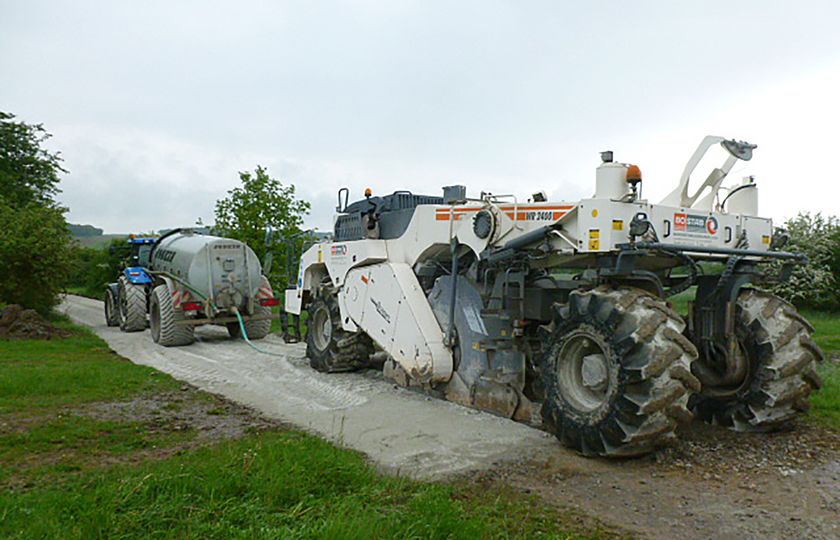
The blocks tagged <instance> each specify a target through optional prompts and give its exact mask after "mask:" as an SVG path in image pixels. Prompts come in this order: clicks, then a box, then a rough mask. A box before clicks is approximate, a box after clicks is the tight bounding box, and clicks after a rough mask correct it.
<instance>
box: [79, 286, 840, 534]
mask: <svg viewBox="0 0 840 540" xmlns="http://www.w3.org/2000/svg"><path fill="white" fill-rule="evenodd" d="M62 310H63V311H64V312H65V313H67V314H68V315H69V316H70V317H71V318H72V319H74V320H75V321H77V322H80V323H82V324H85V325H88V326H90V327H92V328H93V330H94V331H95V332H96V333H97V334H98V335H99V336H101V337H102V338H103V339H105V341H107V342H108V344H109V345H110V346H111V348H112V349H114V350H115V351H116V352H117V353H119V354H121V355H122V356H124V357H126V358H129V359H130V360H132V361H134V362H136V363H138V364H144V365H148V366H152V367H154V368H156V369H159V370H160V371H164V372H166V373H169V374H171V375H172V376H174V377H176V378H177V379H180V380H182V381H186V382H189V383H191V384H194V385H195V386H198V387H199V388H201V389H203V390H207V391H210V392H214V393H218V394H221V395H224V396H226V397H228V398H230V399H232V400H234V401H237V402H239V403H242V404H245V405H248V406H250V407H253V408H254V409H257V410H259V411H261V412H262V413H264V414H266V415H267V416H270V417H273V418H277V419H281V420H284V421H286V422H289V423H291V424H294V425H297V426H300V427H302V428H304V429H307V430H309V431H311V432H313V433H316V434H319V435H322V436H324V437H326V438H327V439H330V440H333V441H336V442H339V443H341V444H343V445H345V446H348V447H350V448H354V449H356V450H359V451H361V452H364V453H365V454H367V455H368V456H369V457H370V458H371V460H372V461H373V462H374V463H376V464H377V465H378V466H379V467H381V468H383V469H385V470H389V471H392V472H399V473H401V474H407V475H411V476H417V477H423V478H441V477H444V476H451V475H457V474H464V475H471V476H472V475H479V476H482V477H485V478H489V479H501V481H504V482H506V483H508V484H510V485H513V486H515V487H517V488H521V489H522V490H525V491H528V492H531V493H537V494H539V495H540V496H542V497H543V499H544V500H545V501H547V502H549V503H550V504H555V505H557V506H558V507H560V508H561V509H568V508H571V509H575V510H578V511H580V512H581V513H582V514H583V515H585V516H591V517H595V518H597V519H598V520H600V521H601V522H603V523H605V524H607V525H611V526H615V527H620V528H622V529H624V530H628V531H630V532H631V533H633V534H635V535H638V536H640V537H647V538H663V539H666V538H667V539H670V538H682V539H695V538H697V539H702V538H733V539H734V538H831V539H837V538H840V498H838V497H840V436H838V434H837V433H836V432H832V431H828V430H826V429H823V428H820V427H818V426H815V425H814V424H813V423H809V422H801V423H799V425H798V426H797V428H796V429H795V430H793V431H790V432H786V433H778V434H767V435H761V434H749V435H747V434H734V433H731V432H729V431H727V430H724V429H721V428H716V427H712V426H704V425H702V424H694V425H693V426H692V427H691V428H690V429H688V430H687V431H686V432H685V433H683V434H682V435H681V438H680V440H679V441H678V443H677V444H676V445H675V446H674V447H673V448H671V449H668V450H665V451H662V452H659V453H657V454H655V455H653V456H649V457H646V458H642V459H636V460H628V461H604V460H597V459H584V458H581V457H579V456H578V455H576V454H574V453H572V452H570V451H568V450H566V449H564V448H562V447H561V446H560V445H559V444H558V443H556V442H555V440H554V439H553V438H552V437H550V436H548V435H546V434H544V433H542V432H540V431H537V430H535V429H531V428H529V427H526V426H524V425H521V424H517V423H514V422H512V421H508V420H504V419H501V418H497V417H495V416H492V415H489V414H485V413H479V412H476V411H471V410H468V409H465V408H462V407H459V406H456V405H454V404H451V403H447V402H444V401H439V400H435V399H431V398H428V397H426V396H424V395H422V394H419V393H416V392H412V391H408V390H404V389H401V388H397V387H395V386H394V385H393V384H390V383H388V382H386V381H385V380H383V378H382V377H381V375H379V374H375V373H373V372H367V373H351V374H334V375H323V374H320V373H316V372H314V371H313V370H311V369H310V368H309V366H308V362H307V360H306V359H305V358H304V349H305V347H304V346H303V345H302V344H297V345H286V344H284V343H283V341H282V340H281V339H279V338H278V337H274V336H269V337H268V338H266V339H265V340H262V341H260V342H259V346H260V347H261V348H264V349H266V350H268V351H270V352H272V353H275V354H279V355H281V356H269V355H265V354H260V353H258V352H256V351H254V350H252V349H250V348H249V347H248V345H247V344H245V343H243V342H241V341H231V340H229V339H228V338H227V332H226V331H225V330H223V329H220V328H211V327H202V328H200V329H199V330H198V331H197V332H196V335H197V336H199V337H200V342H198V343H195V344H193V345H191V346H189V347H180V348H171V349H166V348H163V347H159V346H157V345H155V344H154V343H153V342H152V339H151V336H150V335H149V333H148V331H146V332H138V333H134V334H124V333H121V332H120V331H119V330H118V329H115V328H108V327H106V326H105V323H104V317H103V310H102V303H101V302H98V301H96V300H90V299H87V298H80V297H76V296H69V297H67V299H66V301H65V302H64V304H63V305H62ZM500 462H505V463H502V464H500ZM491 485H492V484H491Z"/></svg>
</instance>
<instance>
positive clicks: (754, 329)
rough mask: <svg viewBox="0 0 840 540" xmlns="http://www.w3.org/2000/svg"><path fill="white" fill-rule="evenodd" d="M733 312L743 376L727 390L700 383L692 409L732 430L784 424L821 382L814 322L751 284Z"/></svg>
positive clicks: (802, 407) (767, 428) (805, 405)
mask: <svg viewBox="0 0 840 540" xmlns="http://www.w3.org/2000/svg"><path fill="white" fill-rule="evenodd" d="M735 312H736V322H735V335H736V338H737V340H738V344H739V347H740V350H741V351H743V353H744V354H745V355H746V358H747V361H748V363H749V366H750V367H749V371H748V374H747V377H746V379H745V380H744V382H743V383H742V385H741V386H740V388H738V389H736V391H734V392H733V393H730V395H725V396H721V395H720V394H721V389H719V388H713V387H712V388H707V387H706V386H704V388H703V392H702V393H701V394H698V395H697V396H695V397H694V398H693V399H692V408H693V410H694V412H695V414H696V415H697V416H698V417H699V418H702V419H704V420H706V421H709V422H712V423H716V424H721V425H724V426H728V427H731V428H733V429H735V430H736V431H772V430H775V429H781V428H784V427H786V426H787V425H788V424H789V423H790V421H791V420H792V419H793V418H794V417H795V416H796V415H797V413H798V412H800V411H803V410H806V409H807V408H808V405H809V403H808V396H809V394H810V393H811V392H812V391H813V390H816V389H818V388H820V386H822V382H821V381H820V378H819V375H817V372H816V364H817V362H819V361H822V360H823V353H822V351H821V350H820V348H819V347H818V346H817V344H816V343H814V340H813V339H811V334H812V333H813V332H814V327H813V326H811V324H810V323H809V322H808V321H807V320H805V318H804V317H802V315H800V314H799V312H797V311H796V308H795V307H793V306H792V305H791V304H789V303H788V302H786V301H784V300H782V299H781V298H779V297H777V296H774V295H772V294H770V293H766V292H763V291H757V290H754V289H746V290H743V291H741V293H740V294H739V296H738V300H737V303H736V308H735ZM701 361H702V359H701Z"/></svg>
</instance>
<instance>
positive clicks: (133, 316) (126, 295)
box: [119, 276, 146, 332]
mask: <svg viewBox="0 0 840 540" xmlns="http://www.w3.org/2000/svg"><path fill="white" fill-rule="evenodd" d="M119 283H120V285H119V287H120V298H119V300H120V301H119V321H120V323H119V324H120V330H122V331H123V332H140V331H142V330H145V329H146V287H145V286H144V285H135V284H133V283H131V282H130V281H128V278H126V277H125V276H120V282H119Z"/></svg>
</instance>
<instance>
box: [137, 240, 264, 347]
mask: <svg viewBox="0 0 840 540" xmlns="http://www.w3.org/2000/svg"><path fill="white" fill-rule="evenodd" d="M148 270H149V272H148V273H149V274H150V275H151V277H152V283H151V284H150V286H148V287H146V291H147V298H148V302H147V306H148V315H149V326H150V328H151V331H152V339H154V341H155V342H156V343H159V344H161V345H163V346H165V347H172V346H178V345H188V344H190V343H192V342H193V341H194V335H193V332H194V330H195V327H196V326H199V325H203V324H214V325H219V326H225V327H227V330H228V332H229V334H230V336H231V337H233V338H238V337H241V333H242V328H243V327H244V329H245V334H246V337H247V338H249V339H262V338H264V337H265V336H266V335H267V334H268V333H269V331H270V329H271V319H272V318H275V316H273V315H272V313H271V307H272V306H276V305H278V303H279V301H278V300H277V299H276V298H275V297H274V293H273V290H272V288H271V285H270V283H269V281H268V279H267V278H266V277H265V276H264V275H263V274H262V268H261V265H260V261H259V259H258V258H257V255H256V254H255V253H254V251H253V250H252V249H251V248H250V247H248V246H247V245H246V244H244V243H242V242H240V241H238V240H233V239H230V238H219V237H216V236H210V235H205V234H199V233H197V232H195V231H193V230H191V229H174V230H172V231H169V232H168V233H166V234H164V235H163V236H161V237H160V238H159V239H158V240H157V242H155V244H154V246H152V250H151V253H150V254H149V268H148ZM240 317H241V320H242V324H241V325H240Z"/></svg>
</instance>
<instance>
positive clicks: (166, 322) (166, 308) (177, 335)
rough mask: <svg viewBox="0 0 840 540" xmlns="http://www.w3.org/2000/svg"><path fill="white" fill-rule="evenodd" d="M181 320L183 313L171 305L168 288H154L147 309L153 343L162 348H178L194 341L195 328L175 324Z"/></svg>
mask: <svg viewBox="0 0 840 540" xmlns="http://www.w3.org/2000/svg"><path fill="white" fill-rule="evenodd" d="M183 318H184V315H183V313H180V312H178V311H177V310H176V309H175V306H174V305H173V304H172V294H171V293H170V292H169V287H168V286H167V285H166V284H163V285H158V286H157V287H155V289H154V290H153V291H152V302H151V306H150V308H149V323H150V326H151V329H152V339H153V340H154V342H155V343H157V344H159V345H163V346H164V347H178V346H181V345H189V344H190V343H192V342H193V341H195V335H194V332H195V327H193V326H182V325H179V324H176V322H177V321H179V320H182V319H183Z"/></svg>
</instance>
